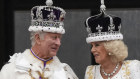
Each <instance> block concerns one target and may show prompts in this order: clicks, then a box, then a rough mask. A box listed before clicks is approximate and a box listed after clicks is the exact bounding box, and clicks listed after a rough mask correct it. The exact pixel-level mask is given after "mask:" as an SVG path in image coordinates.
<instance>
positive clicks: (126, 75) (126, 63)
mask: <svg viewBox="0 0 140 79" xmlns="http://www.w3.org/2000/svg"><path fill="white" fill-rule="evenodd" d="M128 64H130V61H126V62H124V65H125V68H123V69H125V75H124V77H125V78H126V79H130V70H129V68H128Z"/></svg>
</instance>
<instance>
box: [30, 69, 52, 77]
mask: <svg viewBox="0 0 140 79" xmlns="http://www.w3.org/2000/svg"><path fill="white" fill-rule="evenodd" d="M48 70H49V69H48ZM31 72H32V70H31V69H30V70H29V75H30V77H31V79H35V78H34V77H33V76H32V74H31ZM36 72H37V73H38V75H39V76H40V77H41V79H48V78H45V77H44V72H43V73H42V74H41V73H40V72H39V71H36Z"/></svg>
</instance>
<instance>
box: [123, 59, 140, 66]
mask: <svg viewBox="0 0 140 79" xmlns="http://www.w3.org/2000/svg"><path fill="white" fill-rule="evenodd" d="M124 64H125V65H130V66H136V65H139V66H140V61H139V60H125V61H124Z"/></svg>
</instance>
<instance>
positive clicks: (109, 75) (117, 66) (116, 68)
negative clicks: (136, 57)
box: [102, 63, 119, 79]
mask: <svg viewBox="0 0 140 79" xmlns="http://www.w3.org/2000/svg"><path fill="white" fill-rule="evenodd" d="M118 68H119V63H118V64H117V65H116V67H115V69H114V70H113V72H112V73H109V74H108V73H106V72H105V71H104V69H102V72H103V74H104V75H105V76H108V79H111V78H110V77H111V76H112V75H114V74H115V73H116V71H117V70H118Z"/></svg>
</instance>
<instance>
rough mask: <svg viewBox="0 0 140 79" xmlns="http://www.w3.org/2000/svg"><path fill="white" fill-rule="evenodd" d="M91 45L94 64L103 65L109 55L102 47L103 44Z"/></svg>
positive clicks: (94, 43) (93, 43) (95, 43)
mask: <svg viewBox="0 0 140 79" xmlns="http://www.w3.org/2000/svg"><path fill="white" fill-rule="evenodd" d="M91 44H92V49H91V52H92V54H93V55H94V57H95V61H96V63H98V64H101V63H104V62H105V61H106V60H107V59H108V58H109V55H108V53H107V51H106V49H105V47H104V44H103V42H92V43H91Z"/></svg>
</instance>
